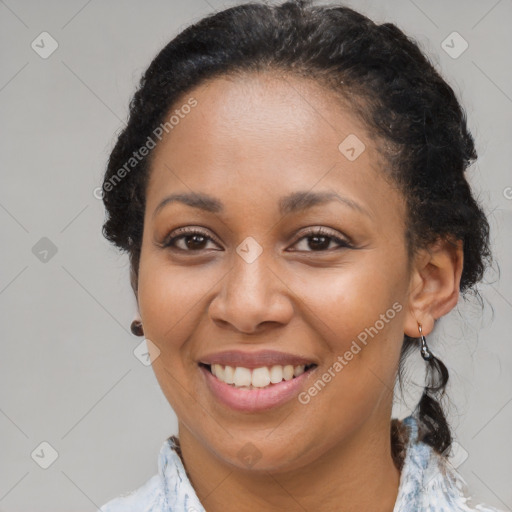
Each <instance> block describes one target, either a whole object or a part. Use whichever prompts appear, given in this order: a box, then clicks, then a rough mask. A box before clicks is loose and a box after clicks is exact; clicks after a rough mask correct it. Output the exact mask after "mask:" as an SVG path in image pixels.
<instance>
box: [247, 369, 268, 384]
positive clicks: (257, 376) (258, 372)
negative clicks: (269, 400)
mask: <svg viewBox="0 0 512 512" xmlns="http://www.w3.org/2000/svg"><path fill="white" fill-rule="evenodd" d="M251 383H252V385H253V386H254V387H255V388H264V387H265V386H268V385H269V384H270V372H269V371H268V368H265V367H263V368H255V369H254V370H253V371H252V380H251Z"/></svg>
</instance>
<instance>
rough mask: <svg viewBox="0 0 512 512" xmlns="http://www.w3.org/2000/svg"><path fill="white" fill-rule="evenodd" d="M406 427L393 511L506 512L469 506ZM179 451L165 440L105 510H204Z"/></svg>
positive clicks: (457, 484)
mask: <svg viewBox="0 0 512 512" xmlns="http://www.w3.org/2000/svg"><path fill="white" fill-rule="evenodd" d="M403 423H404V425H405V426H406V428H407V429H408V433H409V436H408V443H407V446H406V455H405V459H404V464H403V467H402V470H401V474H400V484H399V488H398V495H397V499H396V502H395V507H394V508H393V512H448V511H457V512H474V511H479V512H503V511H501V510H498V509H496V508H493V507H489V506H485V505H471V504H470V503H469V501H470V498H469V496H467V485H466V482H465V481H464V480H463V478H462V476H461V475H460V474H459V473H458V472H457V471H456V470H455V468H454V467H453V466H452V465H451V464H450V462H449V461H448V459H447V458H446V457H443V456H441V455H439V454H438V453H437V452H436V451H435V450H434V449H433V448H432V447H431V446H430V445H428V444H426V443H424V442H422V441H418V440H417V438H418V424H417V421H416V419H415V418H414V417H413V416H408V417H407V418H404V420H403ZM175 448H176V446H175V444H174V442H173V440H172V438H169V439H167V440H166V441H165V443H164V444H163V446H162V448H161V449H160V454H159V456H158V474H157V475H154V476H153V477H151V478H150V479H149V480H148V481H147V482H146V483H145V484H144V485H142V486H141V487H139V488H138V489H137V490H135V491H133V492H131V493H129V494H127V495H123V496H119V497H118V498H114V499H113V500H111V501H109V502H108V503H106V504H105V505H103V506H102V507H101V510H102V512H205V509H204V507H203V505H201V502H200V501H199V498H198V497H197V495H196V493H195V491H194V488H193V487H192V484H191V483H190V480H189V479H188V477H187V474H186V472H185V468H184V467H183V463H182V462H181V459H180V457H179V455H178V453H177V452H176V450H175Z"/></svg>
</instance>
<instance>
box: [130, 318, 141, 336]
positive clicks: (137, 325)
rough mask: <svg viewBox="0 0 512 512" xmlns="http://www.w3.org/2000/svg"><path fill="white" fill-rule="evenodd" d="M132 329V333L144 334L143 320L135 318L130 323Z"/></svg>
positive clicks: (136, 334)
mask: <svg viewBox="0 0 512 512" xmlns="http://www.w3.org/2000/svg"><path fill="white" fill-rule="evenodd" d="M130 330H131V331H132V334H135V336H144V331H143V330H142V322H141V321H140V320H134V321H133V322H132V324H131V325H130Z"/></svg>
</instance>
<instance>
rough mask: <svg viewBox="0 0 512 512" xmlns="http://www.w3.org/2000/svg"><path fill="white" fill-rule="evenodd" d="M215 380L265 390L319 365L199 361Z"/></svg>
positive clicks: (229, 384)
mask: <svg viewBox="0 0 512 512" xmlns="http://www.w3.org/2000/svg"><path fill="white" fill-rule="evenodd" d="M199 366H200V367H202V368H204V370H205V371H207V372H208V373H209V374H211V375H212V376H213V377H214V378H215V380H218V381H220V382H222V383H223V384H226V385H228V386H230V387H232V388H235V389H241V390H265V389H269V388H273V387H275V386H279V385H281V384H282V383H283V382H289V381H293V380H295V379H297V378H299V377H301V376H302V375H305V374H308V373H309V372H311V371H312V370H314V369H315V368H316V367H317V366H318V365H317V364H315V363H310V364H300V365H291V364H289V365H279V364H276V365H271V366H260V367H257V368H246V367H244V366H230V365H222V364H206V363H199Z"/></svg>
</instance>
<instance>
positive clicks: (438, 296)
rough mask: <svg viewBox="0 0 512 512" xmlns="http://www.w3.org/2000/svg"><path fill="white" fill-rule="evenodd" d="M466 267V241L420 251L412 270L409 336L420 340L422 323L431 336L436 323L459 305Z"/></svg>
mask: <svg viewBox="0 0 512 512" xmlns="http://www.w3.org/2000/svg"><path fill="white" fill-rule="evenodd" d="M463 263H464V252H463V246H462V240H458V241H453V240H448V239H439V240H437V241H436V242H435V243H434V244H432V245H431V246H429V247H428V248H426V249H422V250H420V251H418V253H417V255H416V257H415V261H414V264H413V266H412V274H411V281H410V287H409V304H408V313H407V318H406V321H405V325H404V331H405V334H407V335H408V336H411V337H418V323H420V324H422V326H423V334H425V335H426V334H429V333H430V332H431V331H432V330H433V328H434V323H435V320H437V319H438V318H441V317H442V316H444V315H446V314H447V313H449V312H450V311H451V310H452V309H453V308H454V307H455V305H456V304H457V301H458V299H459V292H460V280H461V276H462V268H463Z"/></svg>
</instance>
